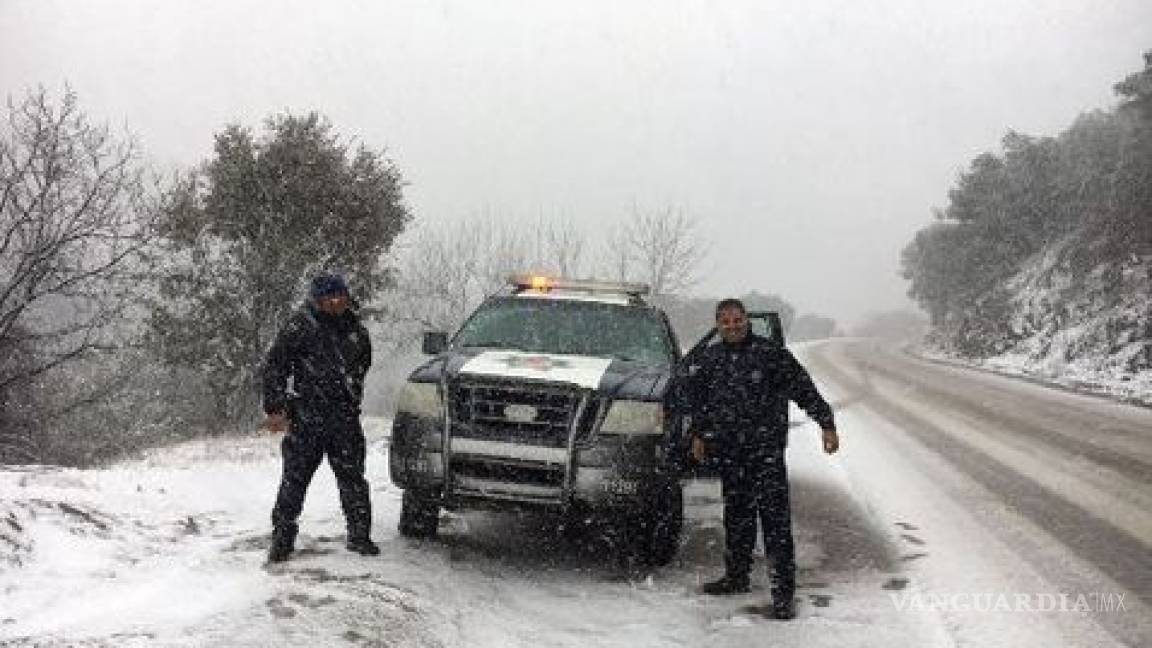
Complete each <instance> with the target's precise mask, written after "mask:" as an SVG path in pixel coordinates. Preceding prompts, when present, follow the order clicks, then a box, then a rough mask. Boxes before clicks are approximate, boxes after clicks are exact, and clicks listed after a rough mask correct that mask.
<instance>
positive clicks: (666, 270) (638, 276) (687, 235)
mask: <svg viewBox="0 0 1152 648" xmlns="http://www.w3.org/2000/svg"><path fill="white" fill-rule="evenodd" d="M707 254H708V245H707V243H706V242H705V241H704V240H703V239H701V237H700V236H699V234H698V233H697V231H696V222H695V221H694V220H693V219H692V218H691V217H690V216H688V215H687V214H686V213H685V212H684V211H683V210H680V209H674V208H672V207H665V208H663V209H660V210H657V211H645V210H641V209H640V208H638V207H637V208H634V209H633V212H632V218H631V219H630V220H629V221H628V222H627V223H626V224H624V225H623V226H618V227H617V228H615V229H614V230H611V231H610V232H609V234H608V238H607V240H606V241H605V255H604V263H606V268H605V269H606V271H607V272H608V273H609V274H610V275H611V276H612V277H613V278H615V279H619V280H632V281H642V282H645V283H647V284H648V285H649V286H650V287H651V289H652V294H653V295H654V296H656V297H663V296H667V295H675V294H678V293H681V292H683V291H684V290H687V289H688V288H691V287H692V286H693V285H695V283H696V281H697V280H698V277H697V273H698V272H699V270H700V264H701V263H703V261H704V259H705V257H706V256H707Z"/></svg>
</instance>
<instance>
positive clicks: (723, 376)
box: [689, 333, 835, 456]
mask: <svg viewBox="0 0 1152 648" xmlns="http://www.w3.org/2000/svg"><path fill="white" fill-rule="evenodd" d="M689 390H690V398H691V402H692V425H693V428H694V429H695V430H697V431H698V433H699V434H701V436H703V437H704V438H705V439H706V440H707V441H708V442H709V443H710V444H715V447H716V450H717V451H718V452H719V453H720V454H721V455H726V456H734V455H738V454H740V453H742V452H746V451H751V450H780V449H783V448H784V446H786V445H787V443H788V401H789V400H791V401H794V402H795V403H796V404H797V405H799V406H800V407H801V408H802V409H803V410H804V411H805V412H807V413H808V416H810V417H812V418H813V419H814V420H815V421H816V422H817V423H818V424H819V425H820V427H821V429H829V428H833V427H835V422H834V420H833V416H832V408H831V407H829V406H828V403H827V402H825V401H824V399H823V397H821V396H820V392H818V391H816V385H814V384H813V383H812V378H811V376H809V375H808V371H807V370H805V369H804V367H803V366H801V365H800V363H799V362H798V361H797V360H796V357H795V356H793V355H792V352H791V351H789V350H788V349H787V348H784V347H782V346H779V345H776V344H773V343H772V342H771V341H769V340H768V339H767V338H764V337H761V336H759V335H755V334H752V333H749V334H748V336H747V337H745V338H744V340H742V341H741V342H740V344H736V345H730V344H728V343H726V342H720V343H719V344H714V345H712V346H710V347H708V348H706V349H704V350H703V352H702V353H701V355H700V359H699V364H698V369H697V370H696V371H695V373H694V375H692V376H691V378H690V383H689Z"/></svg>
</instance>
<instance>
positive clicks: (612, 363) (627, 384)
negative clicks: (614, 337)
mask: <svg viewBox="0 0 1152 648" xmlns="http://www.w3.org/2000/svg"><path fill="white" fill-rule="evenodd" d="M670 371H671V370H670V368H669V367H662V366H653V365H649V364H645V363H642V362H628V361H624V360H617V359H613V358H599V357H593V356H576V355H557V354H549V353H529V352H524V351H512V350H506V351H501V350H493V349H463V350H456V351H451V352H449V353H447V354H444V355H441V356H438V357H437V358H434V359H432V360H430V361H428V362H426V363H425V364H424V365H422V366H420V367H419V368H418V369H416V370H415V371H414V372H412V375H411V377H410V380H414V381H417V382H436V381H439V380H440V379H441V377H442V376H443V374H444V372H447V374H448V378H449V379H455V378H457V377H462V378H468V377H477V378H497V379H500V378H508V379H513V380H522V381H525V382H541V383H554V384H561V385H570V386H575V387H580V388H582V389H590V390H593V391H595V392H596V393H597V394H600V395H602V396H608V397H610V398H613V399H631V400H660V399H661V398H663V396H664V391H665V390H666V389H667V386H668V378H669V374H670Z"/></svg>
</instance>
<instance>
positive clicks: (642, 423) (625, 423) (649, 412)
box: [600, 400, 664, 434]
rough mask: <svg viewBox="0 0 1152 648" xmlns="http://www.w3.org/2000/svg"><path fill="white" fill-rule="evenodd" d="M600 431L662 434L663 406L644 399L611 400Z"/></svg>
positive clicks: (608, 432)
mask: <svg viewBox="0 0 1152 648" xmlns="http://www.w3.org/2000/svg"><path fill="white" fill-rule="evenodd" d="M600 431H601V432H604V433H606V434H663V433H664V406H663V405H662V404H661V403H654V402H644V401H630V400H618V401H613V403H612V406H611V407H610V408H609V409H608V415H607V416H605V417H604V422H603V423H602V424H601V425H600Z"/></svg>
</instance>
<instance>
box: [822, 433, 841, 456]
mask: <svg viewBox="0 0 1152 648" xmlns="http://www.w3.org/2000/svg"><path fill="white" fill-rule="evenodd" d="M839 449H840V435H838V434H836V428H828V429H827V430H824V452H826V453H828V454H836V451H837V450H839Z"/></svg>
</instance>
